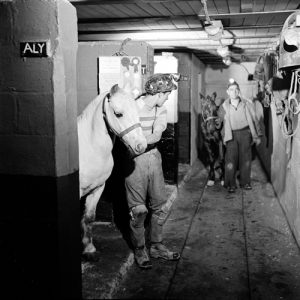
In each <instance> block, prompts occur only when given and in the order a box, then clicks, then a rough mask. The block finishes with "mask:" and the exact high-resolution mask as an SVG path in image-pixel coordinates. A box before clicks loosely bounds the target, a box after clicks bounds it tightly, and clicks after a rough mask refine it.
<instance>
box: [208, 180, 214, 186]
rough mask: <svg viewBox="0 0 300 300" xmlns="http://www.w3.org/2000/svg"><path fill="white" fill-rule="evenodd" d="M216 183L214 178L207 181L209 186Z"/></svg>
mask: <svg viewBox="0 0 300 300" xmlns="http://www.w3.org/2000/svg"><path fill="white" fill-rule="evenodd" d="M214 184H215V182H214V181H213V180H208V181H207V184H206V185H207V186H213V185H214Z"/></svg>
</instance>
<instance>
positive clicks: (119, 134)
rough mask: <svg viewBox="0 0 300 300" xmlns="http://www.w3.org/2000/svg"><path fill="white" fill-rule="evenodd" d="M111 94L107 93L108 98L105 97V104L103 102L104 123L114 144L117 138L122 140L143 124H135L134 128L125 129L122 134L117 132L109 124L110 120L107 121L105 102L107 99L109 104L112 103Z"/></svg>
mask: <svg viewBox="0 0 300 300" xmlns="http://www.w3.org/2000/svg"><path fill="white" fill-rule="evenodd" d="M110 97H111V96H110V93H107V94H106V96H105V97H104V99H103V102H102V113H103V119H104V123H105V126H106V128H107V131H108V133H109V135H110V137H111V139H112V141H113V142H115V137H116V136H117V137H119V138H122V137H123V136H124V135H126V134H127V133H129V132H130V131H132V130H134V129H136V128H138V127H141V124H140V123H135V124H133V125H132V126H130V127H128V128H126V129H124V130H123V131H121V132H120V133H118V132H116V131H115V130H114V129H113V128H112V127H111V126H110V124H109V122H108V119H107V115H106V111H105V100H106V99H107V102H110Z"/></svg>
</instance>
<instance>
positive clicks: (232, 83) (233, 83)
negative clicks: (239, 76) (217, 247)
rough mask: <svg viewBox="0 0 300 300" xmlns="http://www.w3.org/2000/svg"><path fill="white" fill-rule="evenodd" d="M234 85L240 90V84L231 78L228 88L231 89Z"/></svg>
mask: <svg viewBox="0 0 300 300" xmlns="http://www.w3.org/2000/svg"><path fill="white" fill-rule="evenodd" d="M232 85H236V86H237V87H238V88H240V86H239V84H238V83H237V82H236V81H235V80H234V79H233V78H229V83H228V86H227V88H229V87H230V86H232Z"/></svg>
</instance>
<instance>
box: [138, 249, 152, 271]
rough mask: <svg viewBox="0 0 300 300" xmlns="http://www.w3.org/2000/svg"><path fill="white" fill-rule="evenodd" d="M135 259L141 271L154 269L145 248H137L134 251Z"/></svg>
mask: <svg viewBox="0 0 300 300" xmlns="http://www.w3.org/2000/svg"><path fill="white" fill-rule="evenodd" d="M134 259H135V262H136V263H137V265H138V266H139V267H140V268H141V269H151V268H152V264H151V261H150V259H149V256H148V253H147V250H146V247H145V246H141V247H137V248H135V249H134Z"/></svg>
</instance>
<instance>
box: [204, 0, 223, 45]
mask: <svg viewBox="0 0 300 300" xmlns="http://www.w3.org/2000/svg"><path fill="white" fill-rule="evenodd" d="M206 2H207V0H201V3H202V5H203V9H204V13H205V17H206V21H204V23H203V27H204V30H205V32H206V33H207V35H208V38H209V39H212V40H220V39H221V37H222V34H223V24H222V22H221V21H220V20H211V19H210V17H209V14H208V10H207V3H206Z"/></svg>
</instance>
